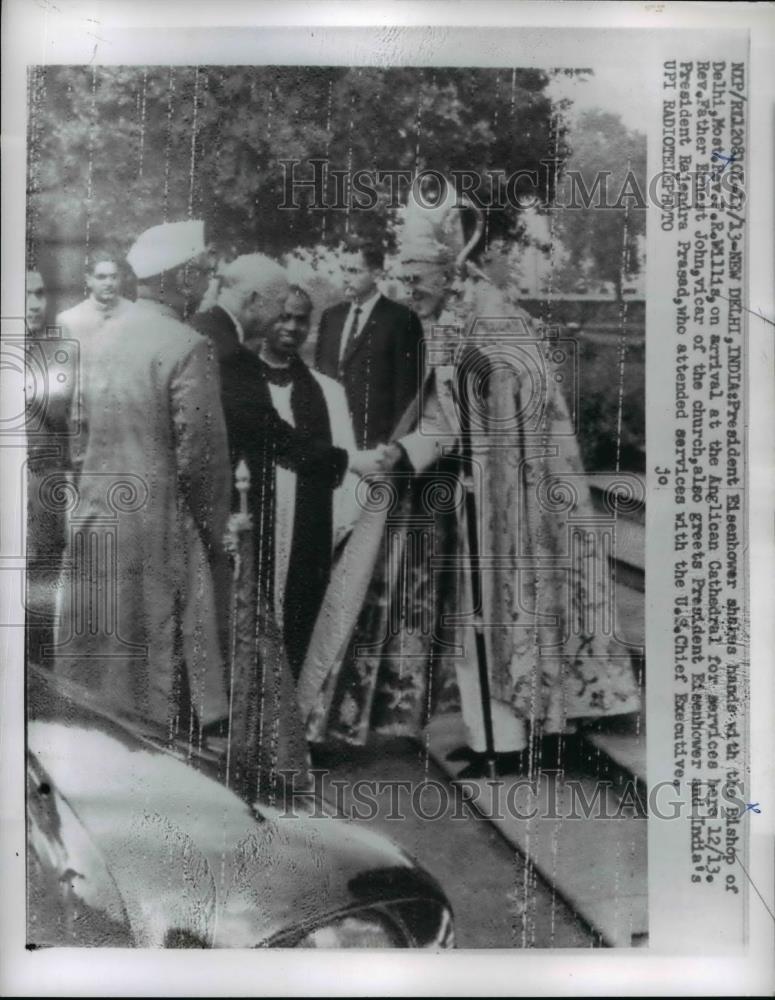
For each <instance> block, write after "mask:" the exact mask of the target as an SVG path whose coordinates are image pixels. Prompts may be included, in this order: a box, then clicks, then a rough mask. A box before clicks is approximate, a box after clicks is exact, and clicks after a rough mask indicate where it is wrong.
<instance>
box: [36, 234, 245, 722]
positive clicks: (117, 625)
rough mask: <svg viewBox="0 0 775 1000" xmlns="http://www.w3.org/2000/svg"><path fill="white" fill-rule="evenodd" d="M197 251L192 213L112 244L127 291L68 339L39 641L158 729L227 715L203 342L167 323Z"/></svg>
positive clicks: (221, 463) (222, 486) (198, 276)
mask: <svg viewBox="0 0 775 1000" xmlns="http://www.w3.org/2000/svg"><path fill="white" fill-rule="evenodd" d="M204 250H205V246H204V242H203V224H202V223H201V222H181V223H172V224H165V225H162V226H156V227H154V228H153V229H150V230H148V231H147V232H145V233H143V235H142V236H141V237H140V238H139V239H138V240H137V242H136V243H135V245H134V246H133V248H132V250H131V251H130V253H129V255H128V261H129V263H130V264H131V266H132V268H133V270H134V271H135V273H136V275H137V278H138V296H139V297H138V301H137V303H135V304H134V305H132V306H131V308H130V310H129V311H128V312H126V313H125V314H124V315H123V316H122V317H120V318H117V319H114V320H108V321H107V322H106V323H105V324H104V325H103V327H102V329H101V332H100V336H99V337H98V338H93V339H89V340H88V341H85V342H84V343H83V345H82V352H81V373H80V375H81V387H80V393H79V399H80V406H79V407H78V408H77V410H76V411H75V412H74V413H73V415H72V420H73V430H74V431H75V433H76V436H75V438H74V444H73V459H72V464H73V493H72V497H71V502H70V511H69V535H68V539H67V550H66V554H65V571H66V574H67V575H66V585H65V587H64V588H63V591H62V605H61V616H60V621H59V626H58V635H57V643H56V646H55V655H56V669H57V670H58V671H59V672H60V673H61V674H63V675H66V676H67V677H70V678H72V679H74V680H76V681H78V682H80V683H81V684H82V685H84V686H86V687H87V688H89V689H90V690H91V691H92V693H93V694H94V696H95V697H96V698H97V699H98V700H99V701H100V702H101V703H102V704H103V705H105V706H106V707H109V708H113V709H117V710H119V711H123V712H132V713H137V714H139V715H140V716H142V717H143V718H145V719H149V720H151V721H154V722H156V723H160V724H162V725H164V726H166V727H167V732H168V734H169V736H170V737H174V736H175V735H176V733H182V734H185V733H186V732H188V733H189V735H190V734H191V733H192V732H193V730H194V727H195V726H196V724H197V723H199V724H202V725H204V724H207V723H210V722H214V721H216V720H219V719H222V718H223V717H225V716H226V715H227V711H228V703H227V697H226V685H225V676H224V666H223V643H222V636H221V635H220V634H219V630H220V629H221V628H222V627H223V625H224V624H225V615H223V614H221V613H220V612H219V609H218V608H217V605H216V596H215V595H216V593H218V594H224V593H227V592H228V586H224V585H223V578H221V580H220V581H219V580H218V579H217V578H218V576H219V571H218V568H219V565H221V563H220V561H219V554H220V552H221V545H222V539H223V534H224V530H225V525H226V520H227V517H228V503H229V492H230V475H229V461H228V450H227V443H226V430H225V425H224V418H223V412H222V408H221V402H220V395H219V384H218V372H217V369H216V367H215V364H214V362H213V360H212V358H211V351H210V347H209V344H208V342H207V341H206V340H205V339H204V338H203V337H201V336H200V335H199V334H197V333H196V332H195V331H194V330H193V329H191V327H189V326H187V325H185V324H184V323H183V322H181V319H182V317H183V316H184V315H186V313H187V312H192V311H193V309H194V308H195V306H196V304H197V303H198V301H199V299H200V298H201V295H202V294H203V292H204V288H205V286H206V282H207V270H206V264H205V256H204ZM223 569H227V567H226V565H225V560H224V562H223Z"/></svg>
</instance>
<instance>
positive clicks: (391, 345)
mask: <svg viewBox="0 0 775 1000" xmlns="http://www.w3.org/2000/svg"><path fill="white" fill-rule="evenodd" d="M384 262H385V255H384V251H383V250H382V248H381V247H379V246H377V245H376V244H373V243H366V242H364V241H362V240H352V241H350V243H349V244H348V246H347V253H346V256H345V259H344V293H345V296H346V301H344V302H340V303H339V304H338V305H335V306H332V307H331V308H330V309H326V311H325V312H324V313H323V315H322V317H321V319H320V327H319V331H318V339H317V344H316V347H315V367H316V368H317V369H318V371H320V372H322V373H323V374H324V375H328V376H329V377H330V378H335V379H337V380H338V381H340V382H341V383H342V384H343V385H344V389H345V393H346V394H347V402H348V405H349V407H350V415H351V416H352V421H353V428H354V430H355V440H356V443H357V445H358V447H359V448H374V447H376V446H377V445H380V444H383V443H385V442H386V441H390V440H391V439H392V437H393V432H394V430H395V428H396V425H397V423H398V421H399V420H400V419H401V416H402V414H403V412H404V410H405V409H406V408H407V406H408V405H409V404H410V403H411V401H412V400H413V399H414V397H415V396H416V395H417V392H418V390H419V388H420V385H421V378H422V373H421V370H420V364H421V358H420V341H421V340H422V325H421V323H420V320H419V318H418V317H417V315H416V314H415V313H414V312H412V310H411V309H409V308H407V307H406V306H404V305H400V304H399V303H398V302H393V301H392V300H391V299H388V298H386V297H385V296H384V295H382V294H381V293H380V291H379V288H378V286H377V282H378V281H379V279H380V278H381V276H382V273H383V269H384Z"/></svg>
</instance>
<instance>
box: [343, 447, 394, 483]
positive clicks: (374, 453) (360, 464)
mask: <svg viewBox="0 0 775 1000" xmlns="http://www.w3.org/2000/svg"><path fill="white" fill-rule="evenodd" d="M384 447H385V446H384V445H379V446H378V447H377V448H370V449H364V450H363V451H355V452H351V453H350V472H354V473H355V475H356V476H371V475H374V474H375V473H377V472H381V471H382V465H381V461H382V452H383V449H384Z"/></svg>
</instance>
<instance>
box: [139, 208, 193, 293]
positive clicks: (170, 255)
mask: <svg viewBox="0 0 775 1000" xmlns="http://www.w3.org/2000/svg"><path fill="white" fill-rule="evenodd" d="M204 230H205V224H204V222H201V221H199V220H192V221H189V222H165V223H163V224H162V225H160V226H152V227H151V228H150V229H146V231H145V232H144V233H142V234H141V235H140V236H138V237H137V239H136V240H135V243H134V245H133V246H132V249H131V250H130V251H129V253H128V254H127V257H126V259H127V262H128V263H129V266H130V267H131V268H132V270H133V271H134V272H135V274H136V275H137V277H138V278H139V279H140V280H142V279H143V278H153V277H155V276H156V275H158V274H162V273H163V272H164V271H171V270H172V269H173V268H175V267H180V266H181V265H182V264H186V263H188V261H190V260H194V258H196V257H199V256H200V254H203V253H204V252H205V250H206V249H207V248H206V246H205V241H204Z"/></svg>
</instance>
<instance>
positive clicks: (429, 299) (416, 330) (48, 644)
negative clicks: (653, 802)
mask: <svg viewBox="0 0 775 1000" xmlns="http://www.w3.org/2000/svg"><path fill="white" fill-rule="evenodd" d="M593 77H594V73H593V71H591V70H588V69H581V68H576V67H568V68H566V69H560V70H557V69H552V70H549V69H546V70H541V69H534V68H531V69H525V68H519V67H516V68H515V67H508V66H503V67H500V68H492V69H482V68H478V69H477V68H470V69H465V68H458V69H446V68H443V67H438V68H432V67H429V68H379V69H378V68H369V67H365V68H363V67H361V68H356V67H346V66H334V67H314V68H313V67H303V66H293V67H282V66H280V67H262V66H230V67H227V66H175V67H167V66H165V67H160V66H111V67H108V66H99V65H94V66H88V67H86V66H49V67H38V68H33V69H32V70H31V71H30V73H29V92H28V99H29V135H28V143H29V154H28V232H27V255H28V260H27V269H28V278H27V281H28V286H27V290H28V314H27V334H26V345H22V350H23V351H25V356H26V364H27V370H28V408H27V413H26V415H25V424H26V432H27V441H28V461H27V468H26V477H27V498H28V500H27V673H28V725H27V740H28V750H29V751H30V752H29V784H28V808H29V818H28V830H29V838H28V843H29V846H28V909H27V927H28V932H27V936H28V941H29V943H30V944H31V945H35V946H46V945H53V944H68V945H74V946H82V945H113V946H115V945H120V946H133V945H134V946H155V947H255V946H265V945H268V946H271V945H289V944H290V945H298V946H301V947H358V946H361V947H375V946H379V947H383V946H384V947H403V946H416V947H428V948H441V947H448V946H449V945H451V944H452V943H453V941H454V942H456V944H457V946H459V947H477V948H481V947H499V948H549V947H601V946H616V947H631V946H638V945H645V944H647V942H648V930H649V925H648V905H647V899H648V897H647V866H646V827H647V821H646V806H645V795H646V784H645V753H646V744H645V721H644V720H645V714H644V704H645V671H646V665H645V634H644V565H645V562H644V558H645V557H644V537H645V518H646V490H645V470H646V440H645V322H646V320H645V309H646V304H645V281H646V214H647V212H646V197H647V194H646V192H647V190H648V178H647V174H646V135H645V132H644V125H643V123H642V121H641V118H640V116H639V114H638V111H637V107H636V106H635V105H633V107H632V108H628V107H627V106H626V102H625V103H624V104H623V103H622V102H621V101H618V102H617V101H616V100H613V99H612V100H611V101H610V103H606V99H605V96H601V95H604V92H603V91H601V90H599V89H598V90H597V91H595V92H594V93H595V94H596V95H597V99H596V100H597V102H596V103H591V102H590V100H589V99H588V98H587V97H586V96H585V95H586V92H585V90H584V84H585V82H586V81H589V80H590V79H592V78H593ZM601 177H602V178H603V181H602V184H603V186H604V188H605V190H603V188H602V187H601ZM634 191H635V192H641V194H640V195H639V196H636V195H633V192H634ZM601 199H602V207H601ZM199 221H201V222H203V223H204V238H203V240H202V238H201V235H200V236H199V237H196V238H195V236H193V235H191V234H192V233H194V231H195V230H196V226H195V225H193V224H194V223H197V222H199ZM181 223H188V224H189V225H190V226H191V225H193V228H189V229H184V230H177V229H174V226H175V225H176V224H181ZM167 225H171V226H173V230H174V233H175V234H177V233H179V232H185V233H186V234H187V235H186V237H185V239H188V240H189V243H190V246H188V245H187V246H188V249H186V248H185V247H184V248H183V249H182V250H181V247H180V244H179V242H178V236H177V235H174V236H172V235H170V233H171V232H172V231H171V230H167V229H164V228H162V230H161V231H159V230H156V229H154V227H165V226H167ZM149 230H153V232H152V234H151V236H149V237H148V238H147V240H146V241H145V242H142V241H141V240H140V239H139V238H140V237H141V234H145V233H147V231H149ZM197 239H198V240H199V241H200V242H197ZM154 240H157V242H156V243H154ZM184 242H185V240H184ZM375 248H376V257H375V256H374V252H375ZM203 251H204V252H203ZM186 254H188V256H186ZM128 255H129V258H130V262H132V263H133V264H134V270H133V267H132V266H130V264H129V263H127V256H128ZM383 257H384V259H383ZM154 268H155V270H154ZM280 268H282V269H283V273H280V274H279V275H278V271H279V269H280ZM289 285H290V286H292V288H291V290H290V291H289ZM31 297H32V300H33V301H32V304H31V305H30V299H31ZM356 307H357V313H358V314H357V315H356ZM361 310H362V311H363V313H364V314H365V315H364V316H363V320H362V322H361ZM270 411H271V412H270ZM310 769H311V770H310ZM395 845H398V846H399V847H400V848H402V849H403V852H406V853H402V852H401V851H399V850H398V849H397V848H396V846H395ZM453 927H454V930H453Z"/></svg>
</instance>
